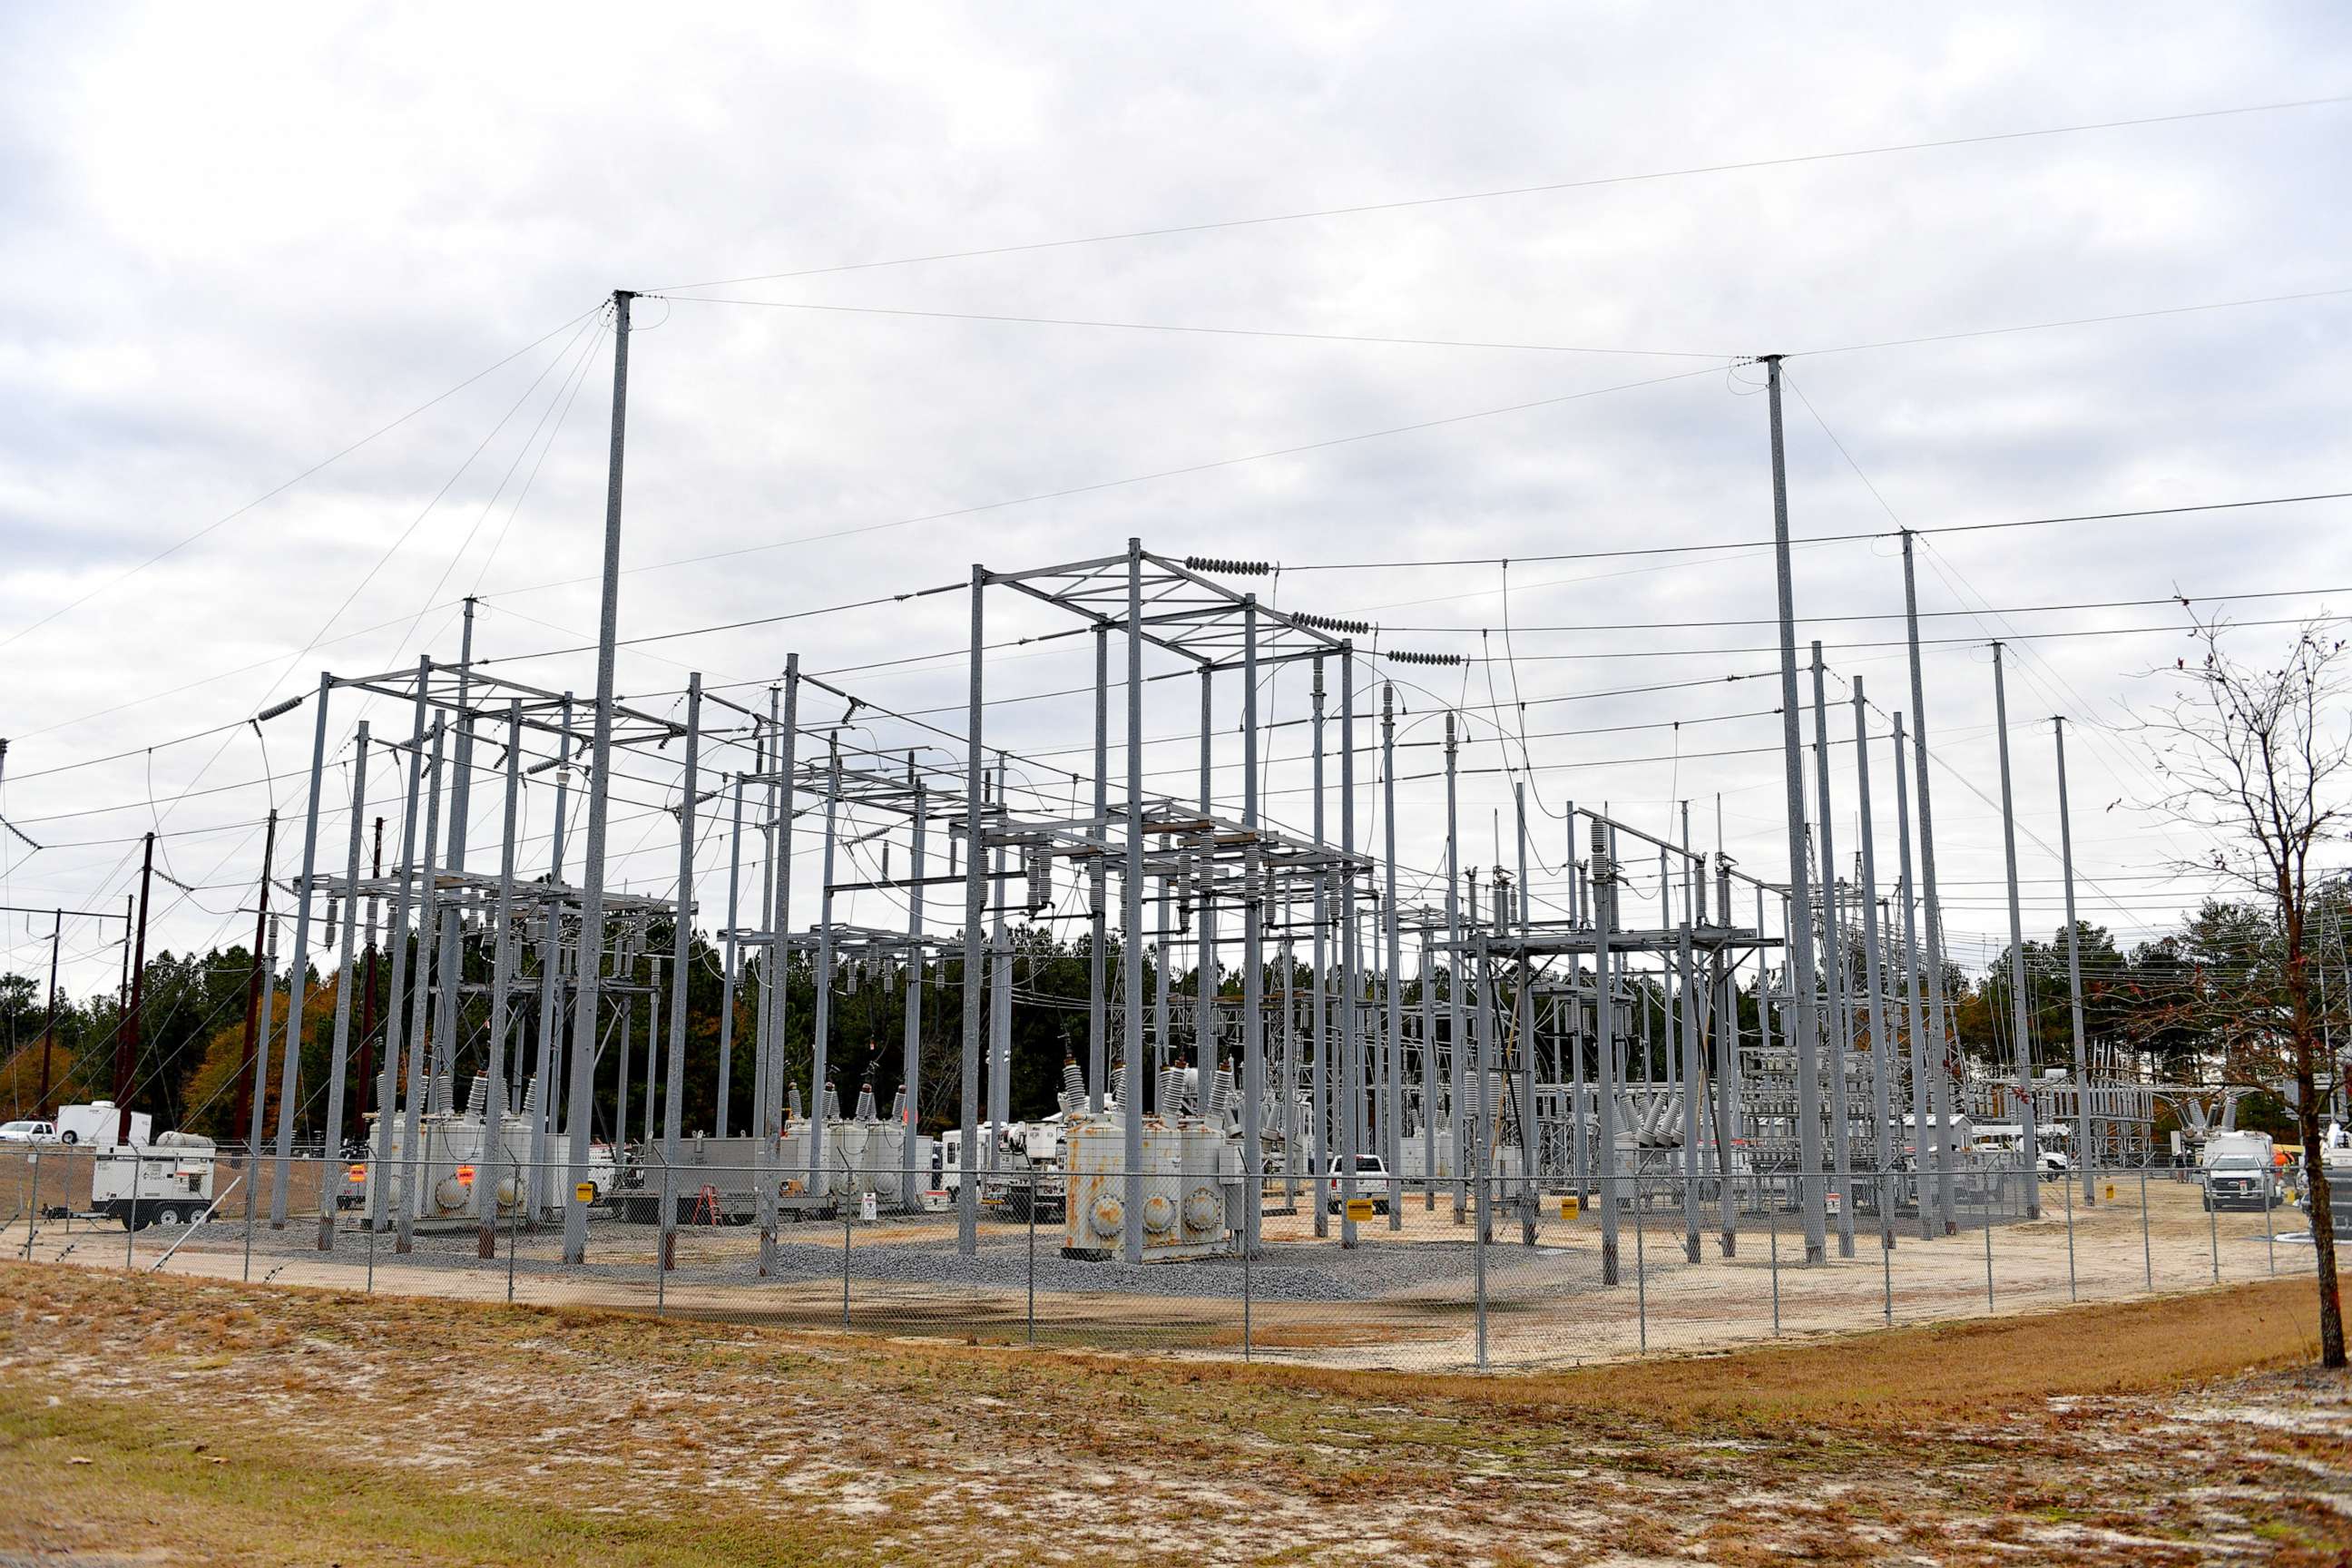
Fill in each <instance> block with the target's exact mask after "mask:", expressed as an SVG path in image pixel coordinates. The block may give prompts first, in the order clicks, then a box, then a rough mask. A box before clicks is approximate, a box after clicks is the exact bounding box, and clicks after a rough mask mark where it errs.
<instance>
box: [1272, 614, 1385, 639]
mask: <svg viewBox="0 0 2352 1568" xmlns="http://www.w3.org/2000/svg"><path fill="white" fill-rule="evenodd" d="M1290 618H1291V620H1292V621H1293V622H1294V623H1296V624H1297V625H1299V626H1307V627H1308V628H1310V629H1312V630H1314V631H1318V632H1334V633H1337V634H1339V636H1341V637H1370V636H1371V635H1372V623H1371V622H1370V621H1341V620H1334V619H1333V618H1332V617H1331V616H1309V615H1294V616H1291V617H1290Z"/></svg>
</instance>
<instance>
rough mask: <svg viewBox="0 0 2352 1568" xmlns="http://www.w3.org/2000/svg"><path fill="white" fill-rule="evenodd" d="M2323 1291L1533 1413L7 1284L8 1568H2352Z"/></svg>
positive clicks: (189, 1295) (1826, 1348)
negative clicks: (1236, 1566)
mask: <svg viewBox="0 0 2352 1568" xmlns="http://www.w3.org/2000/svg"><path fill="white" fill-rule="evenodd" d="M2310 1295H2311V1288H2310V1285H2309V1283H2308V1281H2305V1280H2292V1281H2280V1282H2278V1283H2277V1284H2274V1285H2248V1286H2240V1287H2232V1288H2229V1289H2223V1290H2220V1291H2209V1292H2200V1293H2196V1294H2190V1295H2184V1296H2175V1297H2168V1298H2164V1299H2161V1300H2152V1301H2141V1302H2133V1303H2125V1304H2114V1303H2102V1304H2096V1305H2086V1306H2084V1307H2080V1308H2074V1309H2068V1310H2056V1311H2050V1312H2044V1313H2039V1314H2032V1315H2027V1316H2021V1317H2013V1318H2000V1319H1992V1320H1987V1321H1979V1322H1973V1323H1961V1324H1951V1325H1945V1326H1936V1327H1921V1328H1912V1329H1903V1330H1897V1331H1893V1332H1889V1333H1880V1334H1868V1335H1857V1336H1853V1337H1849V1338H1841V1339H1834V1340H1827V1341H1814V1342H1806V1343H1803V1344H1790V1345H1787V1346H1783V1347H1774V1348H1761V1349H1749V1350H1742V1351H1738V1352H1732V1353H1728V1354H1717V1355H1688V1356H1679V1357H1674V1358H1667V1359H1654V1360H1650V1361H1645V1362H1639V1363H1615V1364H1611V1365H1607V1366H1601V1367H1591V1368H1585V1369H1582V1370H1579V1371H1573V1372H1566V1373H1550V1374H1546V1375H1540V1376H1496V1377H1473V1376H1458V1377H1455V1376H1425V1375H1410V1374H1402V1373H1373V1372H1349V1371H1340V1370H1333V1369H1315V1368H1299V1367H1283V1366H1266V1365H1256V1366H1247V1365H1240V1364H1235V1363H1226V1362H1214V1363H1210V1362H1199V1361H1179V1360H1164V1359H1163V1360H1154V1359H1129V1358H1124V1357H1118V1356H1109V1355H1102V1354H1090V1353H1085V1352H1022V1351H1015V1350H1003V1349H995V1348H984V1347H971V1346H964V1345H957V1344H952V1343H942V1342H937V1341H926V1342H907V1341H894V1340H883V1339H865V1338H854V1337H844V1336H838V1335H824V1334H818V1333H809V1332H796V1331H781V1330H774V1329H750V1328H742V1327H734V1326H713V1325H707V1324H695V1323H684V1322H674V1321H673V1322H655V1321H646V1320H645V1319H643V1318H637V1317H622V1316H607V1315H599V1314H594V1313H586V1312H573V1311H565V1310H558V1309H549V1308H540V1307H517V1308H508V1307H503V1306H489V1305H476V1304H472V1303H467V1302H459V1301H453V1300H431V1299H387V1298H383V1297H378V1298H375V1299H369V1298H366V1297H363V1296H359V1295H355V1294H349V1293H339V1292H333V1291H325V1290H300V1289H296V1290H289V1289H259V1288H247V1287H241V1286H237V1285H234V1284H228V1283H223V1282H216V1281H212V1280H205V1279H185V1278H176V1279H175V1278H139V1279H129V1278H125V1277H123V1276H121V1275H120V1274H114V1273H110V1272H104V1271H100V1270H95V1269H83V1268H54V1267H42V1266H37V1265H23V1264H7V1265H0V1298H4V1299H5V1308H0V1447H5V1461H6V1470H5V1474H6V1477H7V1481H6V1485H5V1490H0V1564H10V1565H13V1564H16V1563H44V1564H48V1563H56V1564H72V1565H75V1568H94V1565H98V1564H111V1563H162V1564H182V1563H189V1564H194V1563H223V1564H226V1563H236V1564H275V1563H289V1564H290V1563H308V1564H317V1563H342V1564H347V1565H355V1564H362V1563H366V1564H377V1563H411V1564H430V1565H436V1568H437V1565H441V1564H479V1563H541V1562H557V1561H562V1562H593V1563H599V1564H654V1563H717V1564H739V1563H740V1564H753V1563H761V1564H771V1563H772V1564H792V1563H898V1562H907V1563H915V1562H924V1563H940V1562H951V1563H1047V1562H1056V1563H1058V1562H1100V1563H1126V1562H1146V1563H1158V1562H1168V1563H1179V1562H1181V1563H1188V1564H1196V1563H1204V1562H1207V1563H1225V1562H1342V1563H1375V1562H1377V1563H1497V1564H1503V1563H1628V1564H1631V1563H1693V1562H1703V1563H1777V1562H1788V1561H1822V1562H1855V1563H1862V1562H1908V1563H2046V1562H2079V1563H2135V1564H2150V1563H2153V1564H2172V1563H2182V1564H2186V1563H2228V1562H2247V1563H2255V1562H2261V1563H2347V1562H2352V1387H2347V1384H2346V1383H2345V1382H2344V1380H2342V1379H2340V1378H2323V1377H2320V1376H2318V1375H2317V1374H2315V1373H2310V1372H2307V1371H2302V1370H2297V1369H2298V1368H2299V1367H2301V1366H2304V1365H2306V1364H2307V1363H2308V1362H2309V1360H2310V1357H2311V1349H2312V1347H2311V1345H2310V1342H2309V1339H2310V1329H2309V1326H2308V1325H2309V1321H2310V1310H2311V1309H2310Z"/></svg>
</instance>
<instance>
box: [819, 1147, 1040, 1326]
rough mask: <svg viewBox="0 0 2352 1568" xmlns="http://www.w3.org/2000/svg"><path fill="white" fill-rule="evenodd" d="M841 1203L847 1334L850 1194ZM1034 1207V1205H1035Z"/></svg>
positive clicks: (843, 1318)
mask: <svg viewBox="0 0 2352 1568" xmlns="http://www.w3.org/2000/svg"><path fill="white" fill-rule="evenodd" d="M851 1185H853V1186H854V1185H856V1184H855V1183H852V1184H851ZM840 1203H841V1327H842V1329H843V1331H845V1332H846V1331H847V1330H848V1328H849V1221H850V1209H851V1204H850V1198H849V1194H847V1193H844V1194H841V1198H840ZM1033 1206H1034V1205H1033ZM1033 1223H1034V1222H1033Z"/></svg>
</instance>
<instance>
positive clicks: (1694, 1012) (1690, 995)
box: [1676, 857, 1706, 1263]
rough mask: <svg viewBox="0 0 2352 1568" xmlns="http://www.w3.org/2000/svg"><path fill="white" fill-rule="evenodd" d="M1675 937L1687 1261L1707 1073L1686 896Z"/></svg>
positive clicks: (1693, 1234)
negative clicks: (1702, 1054) (1679, 998)
mask: <svg viewBox="0 0 2352 1568" xmlns="http://www.w3.org/2000/svg"><path fill="white" fill-rule="evenodd" d="M1683 864H1684V867H1685V870H1687V868H1688V867H1689V865H1690V861H1689V859H1688V858H1687V857H1685V859H1684V861H1683ZM1685 886H1686V887H1687V884H1686V885H1685ZM1677 936H1678V939H1679V940H1678V942H1677V943H1676V948H1677V952H1676V959H1677V962H1678V964H1679V967H1680V973H1679V975H1678V976H1677V977H1676V979H1677V985H1678V987H1679V989H1680V991H1681V994H1682V1007H1681V1014H1682V1075H1681V1076H1682V1100H1683V1257H1684V1258H1685V1260H1686V1261H1688V1262H1692V1263H1696V1262H1697V1261H1698V1255H1699V1242H1698V1229H1699V1195H1698V1171H1699V1164H1698V1138H1699V1123H1700V1121H1702V1120H1703V1112H1704V1111H1705V1110H1706V1099H1705V1090H1704V1087H1703V1086H1704V1083H1705V1079H1706V1068H1703V1067H1702V1066H1701V1065H1700V1063H1699V1043H1698V965H1697V963H1696V955H1695V954H1694V953H1693V952H1692V950H1691V921H1690V901H1689V900H1687V899H1685V900H1684V903H1683V919H1682V924H1681V926H1680V928H1679V929H1678V931H1677Z"/></svg>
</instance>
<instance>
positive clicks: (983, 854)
mask: <svg viewBox="0 0 2352 1568" xmlns="http://www.w3.org/2000/svg"><path fill="white" fill-rule="evenodd" d="M987 591H988V573H987V572H986V570H985V569H983V568H982V567H981V566H979V565H974V566H973V567H972V569H971V656H970V657H971V671H970V676H971V685H970V690H969V692H968V694H967V699H966V706H965V709H964V779H963V800H964V807H963V1018H962V1024H963V1082H962V1085H961V1089H962V1105H961V1110H962V1121H961V1133H962V1136H961V1139H960V1140H959V1142H960V1144H961V1147H960V1148H959V1150H958V1158H959V1159H960V1160H961V1166H960V1168H959V1170H958V1173H957V1176H956V1250H957V1251H958V1252H961V1253H962V1254H963V1255H964V1256H966V1257H971V1255H972V1254H973V1253H975V1252H976V1251H978V1250H979V1247H980V1032H981V1012H980V1008H981V963H982V955H983V954H984V953H985V952H987V944H986V938H985V936H984V935H983V933H982V930H981V919H982V915H983V914H984V913H985V912H986V910H985V909H984V907H983V906H984V905H985V903H986V901H987V890H988V850H987V843H988V838H987V834H986V832H985V830H984V829H983V827H982V819H981V808H982V798H981V797H982V791H983V790H985V789H986V788H987V769H986V766H985V764H984V763H982V760H981V759H982V748H981V741H982V734H981V726H982V709H981V647H982V626H983V622H982V616H983V613H984V608H985V605H984V601H985V598H986V595H987ZM1133 994H1134V993H1133V992H1132V991H1129V996H1132V995H1133ZM1139 1239H1140V1237H1139Z"/></svg>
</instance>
